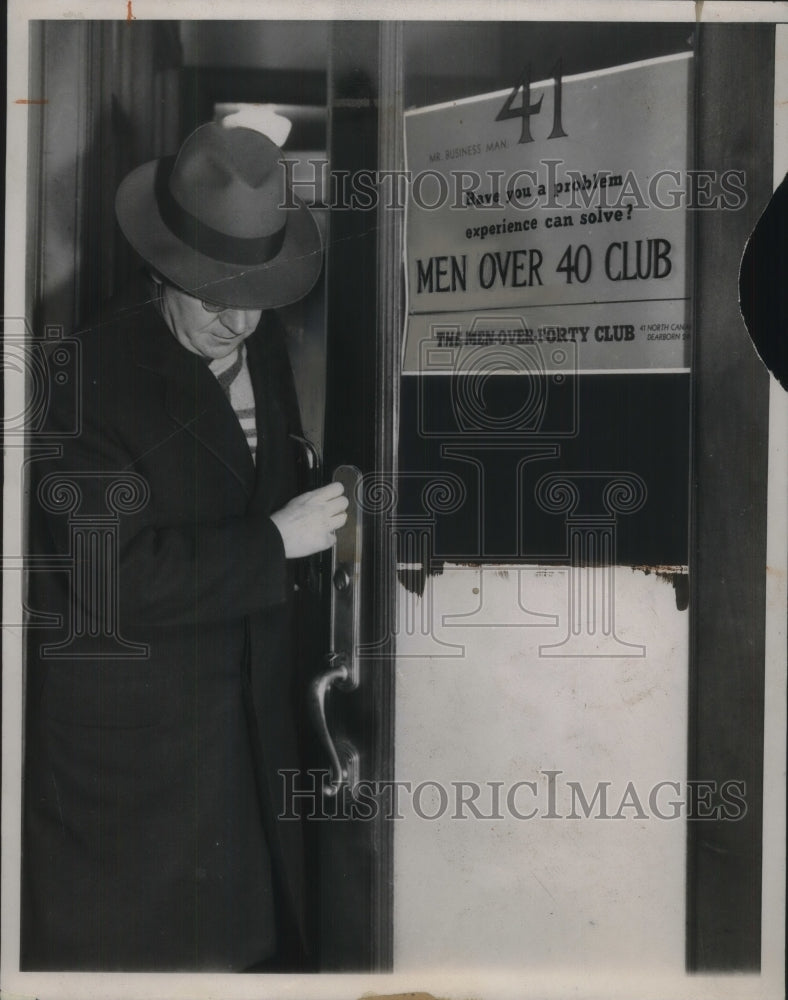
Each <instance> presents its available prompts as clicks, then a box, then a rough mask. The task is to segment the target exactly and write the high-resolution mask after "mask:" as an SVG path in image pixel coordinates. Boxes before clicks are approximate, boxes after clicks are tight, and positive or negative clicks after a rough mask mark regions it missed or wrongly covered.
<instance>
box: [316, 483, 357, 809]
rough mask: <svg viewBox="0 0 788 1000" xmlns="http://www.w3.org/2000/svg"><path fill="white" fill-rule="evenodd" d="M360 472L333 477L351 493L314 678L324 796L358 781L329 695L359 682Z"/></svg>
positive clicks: (334, 560)
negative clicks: (327, 773)
mask: <svg viewBox="0 0 788 1000" xmlns="http://www.w3.org/2000/svg"><path fill="white" fill-rule="evenodd" d="M360 480H361V472H360V471H359V470H358V469H357V468H355V466H352V465H340V466H339V467H338V468H337V469H336V470H335V472H334V481H335V482H341V483H342V485H343V486H344V488H345V495H346V496H347V498H348V501H349V503H348V508H347V521H346V522H345V524H344V526H343V527H342V528H340V529H339V530H338V531H337V540H336V544H335V545H334V550H333V552H332V554H331V628H330V640H329V641H330V643H331V647H330V651H329V653H328V655H327V657H326V661H327V665H328V669H327V670H326V671H325V672H324V673H322V674H321V675H320V676H319V677H316V678H315V680H314V681H313V682H312V686H311V690H310V707H311V711H312V718H313V721H314V723H315V726H316V728H317V731H318V735H319V736H320V738H321V740H322V742H323V745H324V746H325V749H326V752H327V754H328V757H329V760H330V762H331V770H332V780H331V781H330V782H329V783H328V784H326V785H324V786H323V792H324V794H325V795H330V796H334V795H338V794H339V792H340V790H341V789H342V787H343V786H346V787H348V789H349V791H350V793H351V794H353V789H354V788H355V786H356V784H357V783H358V776H359V754H358V751H357V750H356V748H355V747H354V746H353V745H352V744H351V743H350V741H349V740H347V739H339V740H336V741H335V740H334V739H333V737H332V736H331V732H330V730H329V728H328V720H327V718H326V699H327V698H328V694H329V692H330V691H331V689H332V688H336V689H337V690H339V691H353V690H355V689H356V688H357V687H358V685H359V681H360V671H359V661H358V646H359V637H360V624H361V623H360V612H361V587H360V580H361V537H362V532H361V518H360V512H359V508H358V504H357V503H356V487H357V485H358V483H359V482H360Z"/></svg>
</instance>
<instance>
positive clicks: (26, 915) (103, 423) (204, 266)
mask: <svg viewBox="0 0 788 1000" xmlns="http://www.w3.org/2000/svg"><path fill="white" fill-rule="evenodd" d="M281 155H282V154H281V152H280V150H279V149H278V148H277V147H276V146H275V145H274V143H272V142H271V141H270V140H268V139H267V138H266V137H265V136H263V135H262V134H260V133H259V132H257V131H255V130H252V129H249V128H244V127H236V128H224V127H222V126H221V125H218V124H209V125H204V126H202V127H201V128H199V129H197V131H196V132H194V133H192V135H190V136H189V137H188V138H187V140H186V141H185V142H184V144H183V146H182V147H181V149H180V151H179V153H178V155H177V157H171V158H164V159H162V160H158V161H154V162H152V163H147V164H144V165H143V166H141V167H139V168H137V169H136V170H134V171H133V172H132V173H131V174H130V175H128V176H127V177H126V178H125V179H124V181H123V182H122V184H121V186H120V188H119V190H118V194H117V199H116V211H117V216H118V221H119V223H120V226H121V229H122V231H123V233H124V234H125V236H126V238H127V239H128V240H129V242H130V243H131V245H132V246H133V247H134V249H135V250H136V251H137V252H138V253H139V254H140V255H141V257H142V258H143V260H144V261H145V262H146V264H147V265H148V266H147V270H146V274H145V277H144V279H143V280H142V281H141V284H140V285H139V286H138V287H136V288H133V289H131V290H130V291H127V293H126V294H125V295H124V296H123V297H121V298H120V299H118V300H116V301H115V302H113V303H111V304H110V306H109V307H107V308H105V309H103V310H102V313H101V315H100V318H99V319H98V321H97V322H96V323H94V324H92V325H91V326H90V328H89V329H87V330H85V331H84V332H83V333H82V334H81V335H80V337H79V338H78V342H79V367H78V374H79V391H78V393H76V394H75V393H73V392H72V393H68V392H64V391H62V389H61V388H59V387H58V386H57V385H55V384H54V383H53V386H52V391H51V398H50V402H49V414H48V419H47V424H46V427H45V428H44V431H43V434H44V437H45V438H46V439H47V440H57V441H59V442H60V444H61V446H60V448H59V454H58V455H57V456H55V457H46V458H40V457H39V458H36V459H35V460H34V461H33V462H31V466H30V467H31V477H30V494H31V500H30V518H29V520H30V552H31V555H32V557H33V558H32V559H31V564H30V565H31V572H30V574H29V577H30V584H29V599H28V605H29V607H30V608H31V609H32V610H33V611H35V612H37V613H38V614H39V615H40V614H41V613H44V614H48V615H50V616H52V617H51V618H50V619H49V622H50V624H49V626H48V627H36V628H31V629H30V631H29V642H28V655H27V687H26V691H27V698H26V732H25V742H26V764H25V793H24V801H25V806H24V824H25V825H24V836H23V900H22V966H23V968H30V969H49V970H53V969H75V970H104V971H113V970H124V971H132V970H217V971H219V970H236V971H243V970H248V969H269V968H270V969H274V970H275V969H280V970H281V969H291V968H296V967H299V965H300V963H303V961H304V956H305V954H306V944H305V940H304V937H305V932H304V925H305V901H304V874H303V871H304V869H303V858H302V845H301V839H302V838H301V833H300V827H299V823H298V822H294V821H293V820H292V819H289V820H288V819H282V818H280V817H281V816H282V815H283V814H285V813H287V812H288V810H286V809H285V808H284V803H282V802H281V795H282V791H283V788H284V784H283V782H282V780H281V778H280V776H279V772H280V771H281V770H283V769H290V770H292V769H293V768H298V767H299V766H300V761H299V759H298V752H297V744H298V732H297V724H296V722H295V717H294V701H293V699H294V696H295V697H296V698H297V699H301V700H302V699H303V692H299V691H296V692H294V691H293V681H294V679H295V675H294V661H293V626H294V621H293V599H294V591H295V589H296V583H295V578H294V567H295V563H296V561H297V560H298V559H299V558H300V557H304V556H308V555H310V554H312V553H315V552H318V551H321V550H323V549H326V548H328V547H329V546H330V545H331V544H332V543H333V541H334V535H333V532H334V531H335V530H336V529H337V528H338V527H340V526H341V525H342V524H343V523H344V520H345V516H346V515H345V513H344V510H345V507H346V504H347V500H346V498H345V497H344V496H342V495H341V487H339V486H338V485H335V484H330V485H329V486H326V487H323V488H321V489H316V490H312V491H309V492H302V490H303V486H302V485H299V481H298V455H299V447H300V445H299V439H300V437H301V428H300V421H299V413H298V404H297V401H296V397H295V392H294V387H293V380H292V374H291V370H290V365H289V361H288V356H287V351H286V346H285V342H284V338H283V334H282V330H281V329H280V327H279V325H278V322H277V320H276V317H275V314H274V313H273V312H272V311H271V310H273V309H275V308H277V307H281V306H284V305H286V304H288V303H291V302H295V301H297V300H298V299H300V298H302V297H303V296H305V295H306V294H307V293H308V292H309V290H310V289H311V288H312V287H313V285H314V283H315V281H316V279H317V277H318V275H319V272H320V268H321V260H322V251H321V241H320V235H319V232H318V229H317V226H316V224H315V221H314V218H313V217H312V215H311V214H310V212H309V210H308V208H307V207H306V206H305V205H303V204H302V203H300V202H299V200H298V199H297V198H295V197H294V196H293V195H292V193H291V192H288V191H286V190H285V183H286V178H285V174H284V172H283V170H282V168H281V166H280V164H279V162H278V161H279V159H280V157H281ZM287 206H290V207H287ZM293 206H295V207H293ZM74 428H76V432H73V431H74ZM39 557H41V558H43V559H44V560H45V561H46V560H47V559H48V560H49V565H50V568H49V569H48V570H47V571H46V572H43V571H37V570H36V559H37V558H39ZM52 557H54V563H53V559H52ZM58 558H60V559H61V560H62V567H61V568H57V565H56V562H57V559H58ZM53 565H54V567H55V568H52V566H53ZM36 622H37V623H38V624H40V622H41V619H40V617H39V618H37V619H36ZM296 714H297V712H296ZM290 815H292V811H290ZM301 967H303V966H301Z"/></svg>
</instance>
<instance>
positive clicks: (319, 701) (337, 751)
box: [310, 653, 358, 796]
mask: <svg viewBox="0 0 788 1000" xmlns="http://www.w3.org/2000/svg"><path fill="white" fill-rule="evenodd" d="M327 659H328V662H329V669H328V670H327V671H326V672H325V673H323V674H320V676H319V677H316V678H315V679H314V680H313V681H312V687H311V690H310V708H311V710H312V719H313V721H314V724H315V726H316V728H317V731H318V735H319V736H320V738H321V740H322V741H323V746H324V747H325V749H326V753H327V754H328V756H329V759H330V761H331V773H332V779H331V781H330V783H329V784H327V785H324V786H323V794H324V795H328V796H334V795H337V794H338V793H339V791H340V789H341V788H342V786H343V785H348V786H349V787H350V788H351V789H352V788H354V787H355V785H356V783H357V782H358V753H357V752H356V750H355V749H354V747H353V746H352V745H351V744H350V743H348V742H347V740H339V741H337V743H336V744H335V743H334V740H333V738H332V736H331V733H330V731H329V728H328V720H327V718H326V698H327V697H328V693H329V691H331V689H332V687H335V686H336V687H337V688H338V689H339V690H340V691H348V690H352V688H353V687H354V686H355V685H354V684H353V683H352V681H351V678H350V668H349V667H348V665H347V662H346V661H345V659H344V657H343V656H342V655H341V654H339V653H329V654H328V657H327Z"/></svg>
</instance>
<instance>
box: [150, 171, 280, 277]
mask: <svg viewBox="0 0 788 1000" xmlns="http://www.w3.org/2000/svg"><path fill="white" fill-rule="evenodd" d="M174 163H175V157H173V156H167V157H164V158H163V159H161V160H159V163H158V166H157V168H156V178H155V193H156V202H157V204H158V207H159V212H160V213H161V217H162V220H163V221H164V224H165V225H166V226H167V228H168V229H169V230H170V231H171V232H172V234H173V235H174V236H176V237H177V238H178V239H179V240H181V242H183V243H185V244H186V245H187V246H190V247H191V248H192V250H196V251H197V252H198V253H201V254H205V255H206V256H208V257H212V258H213V259H214V260H218V261H222V262H223V263H225V264H266V263H268V261H269V260H273V258H274V257H276V255H277V254H278V253H279V251H280V250H281V249H282V245H283V244H284V241H285V229H286V228H287V219H286V218H285V222H284V224H283V225H282V226H281V227H280V228H279V229H277V230H276V232H274V233H271V234H269V235H268V236H253V237H245V236H229V235H228V234H227V233H222V232H220V231H219V230H218V229H214V228H213V227H212V226H209V225H206V223H204V222H202V221H201V220H200V219H198V218H197V216H196V215H192V214H191V212H189V211H187V210H186V209H185V208H184V207H183V206H182V205H179V204H178V202H177V201H176V200H175V198H173V196H172V192H171V191H170V185H169V180H170V175H171V174H172V168H173V165H174Z"/></svg>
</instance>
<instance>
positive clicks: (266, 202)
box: [115, 123, 322, 309]
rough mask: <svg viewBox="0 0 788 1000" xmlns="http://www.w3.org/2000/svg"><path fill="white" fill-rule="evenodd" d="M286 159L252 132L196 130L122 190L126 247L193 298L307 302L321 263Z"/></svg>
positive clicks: (316, 235)
mask: <svg viewBox="0 0 788 1000" xmlns="http://www.w3.org/2000/svg"><path fill="white" fill-rule="evenodd" d="M282 155H283V154H282V151H281V150H280V149H279V147H278V146H276V145H275V144H274V143H273V142H271V140H270V139H268V138H267V137H266V136H264V135H263V134H262V133H261V132H257V131H255V130H254V129H250V128H243V127H236V128H224V127H223V126H221V125H217V124H215V123H210V124H208V125H201V126H200V127H199V128H198V129H196V130H195V131H194V132H192V134H191V135H190V136H188V137H187V139H186V140H185V141H184V143H183V145H182V146H181V148H180V151H179V152H178V155H177V156H167V157H163V158H161V159H159V160H153V161H151V162H149V163H144V164H143V165H142V166H140V167H137V168H136V169H135V170H132V172H131V173H130V174H128V175H127V176H126V177H125V178H124V179H123V181H122V182H121V184H120V187H119V188H118V193H117V196H116V198H115V212H116V215H117V217H118V222H119V223H120V228H121V229H122V230H123V234H124V235H125V237H126V239H127V240H128V241H129V243H130V244H131V245H132V247H134V249H135V250H136V251H137V253H138V254H139V255H140V256H141V257H142V258H143V259H144V260H145V261H147V263H149V264H150V265H152V266H153V267H154V268H155V269H156V270H157V271H158V272H159V273H160V274H161V275H162V276H163V277H164V278H166V279H167V280H168V281H171V282H172V283H173V284H174V285H177V286H178V288H180V289H182V290H183V291H185V292H188V293H189V294H191V295H195V296H196V297H198V298H200V299H204V300H205V301H209V302H213V303H216V304H217V305H224V306H234V307H236V308H239V309H273V308H276V307H278V306H285V305H288V304H290V303H291V302H296V301H298V299H301V298H303V297H304V296H305V295H306V294H307V292H309V290H310V289H311V288H312V286H313V285H314V284H315V282H316V281H317V278H318V275H319V274H320V268H321V265H322V247H321V240H320V232H319V230H318V228H317V223H316V222H315V219H314V217H313V216H312V213H311V212H310V211H309V209H308V208H307V206H306V205H305V204H304V203H303V202H302V201H301V199H300V198H298V197H296V196H295V195H294V194H293V193H292V191H291V190H289V188H288V187H287V185H286V177H285V169H284V167H283V166H282V165H281V164H280V163H279V161H280V160H281V158H282Z"/></svg>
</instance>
